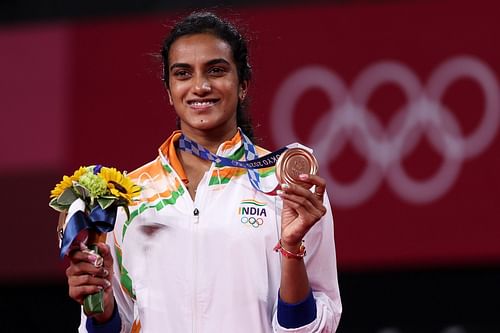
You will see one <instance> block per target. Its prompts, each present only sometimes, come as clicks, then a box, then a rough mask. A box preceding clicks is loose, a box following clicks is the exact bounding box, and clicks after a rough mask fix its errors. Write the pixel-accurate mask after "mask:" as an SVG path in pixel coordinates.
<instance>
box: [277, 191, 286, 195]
mask: <svg viewBox="0 0 500 333" xmlns="http://www.w3.org/2000/svg"><path fill="white" fill-rule="evenodd" d="M284 193H285V192H283V191H282V190H277V191H276V194H277V195H279V196H281V195H283V194H284Z"/></svg>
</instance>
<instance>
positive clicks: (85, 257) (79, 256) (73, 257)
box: [68, 249, 98, 264]
mask: <svg viewBox="0 0 500 333" xmlns="http://www.w3.org/2000/svg"><path fill="white" fill-rule="evenodd" d="M68 257H69V259H70V261H71V262H72V263H75V264H77V263H80V262H82V261H84V262H88V263H91V264H94V263H95V262H96V260H97V258H98V254H96V253H91V252H88V251H86V252H85V251H82V250H79V249H76V250H74V251H71V252H70V253H69V254H68Z"/></svg>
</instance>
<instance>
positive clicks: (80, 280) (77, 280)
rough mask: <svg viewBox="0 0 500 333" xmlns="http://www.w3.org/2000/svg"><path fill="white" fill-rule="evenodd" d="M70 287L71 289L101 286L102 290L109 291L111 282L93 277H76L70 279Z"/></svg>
mask: <svg viewBox="0 0 500 333" xmlns="http://www.w3.org/2000/svg"><path fill="white" fill-rule="evenodd" d="M68 285H69V286H70V287H80V286H87V285H89V286H98V287H99V286H100V287H101V288H100V289H107V288H109V287H110V286H111V282H110V281H109V280H108V279H105V278H101V277H97V276H92V275H88V274H86V275H74V276H71V277H69V278H68Z"/></svg>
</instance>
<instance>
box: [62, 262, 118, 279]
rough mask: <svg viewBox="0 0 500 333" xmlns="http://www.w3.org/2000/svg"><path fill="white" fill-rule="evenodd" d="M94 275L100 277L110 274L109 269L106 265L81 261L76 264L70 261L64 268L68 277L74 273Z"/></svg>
mask: <svg viewBox="0 0 500 333" xmlns="http://www.w3.org/2000/svg"><path fill="white" fill-rule="evenodd" d="M84 274H89V275H94V276H100V277H107V276H109V275H110V274H111V269H108V268H107V267H95V266H94V265H93V264H91V263H88V262H85V261H81V262H79V263H77V264H75V263H71V264H70V266H69V267H68V268H67V269H66V276H67V277H68V278H69V277H70V276H74V275H84Z"/></svg>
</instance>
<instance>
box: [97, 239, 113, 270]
mask: <svg viewBox="0 0 500 333" xmlns="http://www.w3.org/2000/svg"><path fill="white" fill-rule="evenodd" d="M97 247H98V248H99V253H100V254H101V256H102V258H103V259H104V266H105V267H106V268H107V269H111V268H112V267H113V257H112V255H111V249H110V248H109V245H108V244H105V243H98V244H97Z"/></svg>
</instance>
